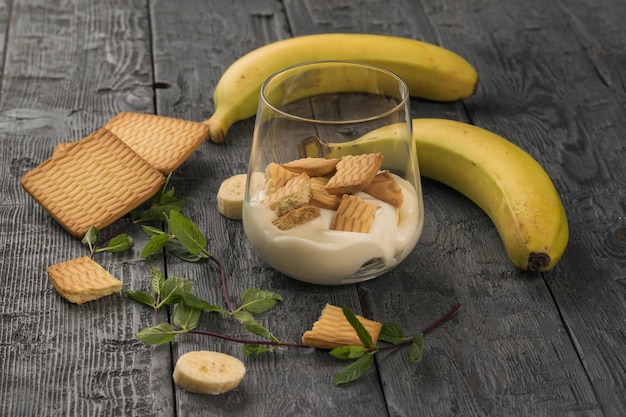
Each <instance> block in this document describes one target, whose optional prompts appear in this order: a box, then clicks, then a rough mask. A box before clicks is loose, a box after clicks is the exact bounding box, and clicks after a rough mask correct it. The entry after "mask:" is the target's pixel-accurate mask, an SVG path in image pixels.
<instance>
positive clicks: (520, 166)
mask: <svg viewBox="0 0 626 417" xmlns="http://www.w3.org/2000/svg"><path fill="white" fill-rule="evenodd" d="M412 134H413V138H414V140H415V141H416V148H417V155H418V166H419V170H420V172H421V175H423V176H425V177H428V178H432V179H434V180H436V181H439V182H442V183H444V184H446V185H448V186H450V187H451V188H453V189H455V190H457V191H459V192H460V193H462V194H463V195H465V196H466V197H468V198H469V199H470V200H472V201H473V202H474V203H476V204H477V205H478V206H479V207H480V208H481V209H483V210H484V211H485V213H486V214H487V215H488V216H489V217H490V219H491V220H492V221H493V223H494V225H495V226H496V229H497V230H498V232H499V234H500V237H501V239H502V242H503V244H504V247H505V249H506V252H507V254H508V256H509V258H510V259H511V261H512V262H513V264H514V265H516V266H517V267H519V268H521V269H523V270H528V271H548V270H550V269H552V268H553V267H554V266H555V265H556V263H557V262H558V261H559V260H560V258H561V256H562V255H563V253H564V251H565V248H566V246H567V243H568V238H569V229H568V223H567V217H566V214H565V210H564V208H563V205H562V203H561V199H560V197H559V194H558V193H557V191H556V189H555V187H554V185H553V183H552V181H551V180H550V177H549V176H548V174H547V173H546V172H545V171H544V169H543V168H542V167H541V165H539V163H538V162H537V161H535V160H534V159H533V158H532V157H531V156H530V155H529V154H528V153H526V152H525V151H524V150H522V149H521V148H519V147H518V146H516V145H515V144H513V143H511V142H509V141H508V140H506V139H504V138H503V137H501V136H498V135H496V134H494V133H492V132H489V131H487V130H485V129H482V128H479V127H476V126H473V125H470V124H467V123H462V122H457V121H453V120H445V119H413V133H412ZM393 141H394V128H393V125H392V126H388V127H384V128H381V129H378V130H375V131H373V132H370V133H368V134H367V135H365V136H363V137H361V138H359V139H357V140H355V141H353V142H348V143H342V144H341V146H335V145H333V144H321V143H320V142H315V141H311V140H309V141H307V142H306V143H303V146H302V150H303V151H302V153H303V154H304V155H303V156H324V157H327V158H331V157H339V156H342V155H344V154H347V153H352V152H354V151H355V148H356V150H358V152H359V153H361V152H373V151H379V150H381V149H384V148H385V147H392V146H393Z"/></svg>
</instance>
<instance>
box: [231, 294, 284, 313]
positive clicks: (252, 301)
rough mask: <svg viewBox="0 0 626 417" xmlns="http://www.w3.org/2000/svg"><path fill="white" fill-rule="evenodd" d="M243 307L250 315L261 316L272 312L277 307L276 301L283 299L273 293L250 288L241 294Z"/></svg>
mask: <svg viewBox="0 0 626 417" xmlns="http://www.w3.org/2000/svg"><path fill="white" fill-rule="evenodd" d="M240 298H241V306H242V308H244V309H246V311H248V312H249V313H250V314H259V313H263V312H265V311H267V310H270V309H271V308H273V307H274V306H275V305H276V301H282V299H283V297H281V296H280V294H277V293H275V292H272V291H265V290H260V289H258V288H248V289H247V290H245V291H244V292H242V293H241V296H240Z"/></svg>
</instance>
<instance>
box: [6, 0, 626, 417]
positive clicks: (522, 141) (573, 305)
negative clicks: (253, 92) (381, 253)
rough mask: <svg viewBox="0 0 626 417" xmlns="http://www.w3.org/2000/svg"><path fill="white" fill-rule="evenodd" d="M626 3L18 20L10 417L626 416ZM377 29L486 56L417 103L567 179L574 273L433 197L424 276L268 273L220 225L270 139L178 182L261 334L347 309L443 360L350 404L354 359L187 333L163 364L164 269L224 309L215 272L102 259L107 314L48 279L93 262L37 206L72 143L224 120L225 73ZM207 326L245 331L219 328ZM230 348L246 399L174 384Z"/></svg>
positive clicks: (391, 371) (98, 13)
mask: <svg viewBox="0 0 626 417" xmlns="http://www.w3.org/2000/svg"><path fill="white" fill-rule="evenodd" d="M624 21H626V3H624V2H623V1H622V0H562V1H545V0H528V1H524V2H520V1H515V0H485V1H480V2H476V1H474V2H464V1H443V2H442V1H438V0H423V1H421V2H412V1H408V0H404V1H402V0H398V1H391V2H388V1H384V0H370V1H352V2H342V1H339V0H327V1H319V0H315V1H306V0H305V1H293V0H284V1H280V2H278V1H270V0H247V1H246V0H235V1H232V0H228V1H226V0H213V1H210V2H208V1H202V0H182V1H171V0H170V1H166V0H150V1H143V0H142V1H136V0H131V1H126V2H113V1H107V0H83V1H75V2H46V1H43V0H0V57H1V58H0V70H1V71H0V74H1V77H2V78H0V88H1V89H0V146H1V153H2V155H1V160H2V175H0V192H1V203H0V218H1V219H2V220H1V222H0V239H1V240H0V248H1V251H2V257H1V258H0V279H1V280H2V281H1V283H0V364H1V366H0V399H1V400H0V415H2V416H7V417H9V416H11V417H17V416H68V415H71V416H130V415H137V416H172V415H180V416H192V415H203V416H204V415H210V416H287V415H297V416H300V415H306V416H328V415H355V416H386V415H389V416H417V415H419V416H450V415H459V416H550V417H556V416H607V417H618V416H624V415H626V330H625V329H626V319H625V316H626V314H625V313H626V291H625V290H626V272H624V271H625V270H626V268H625V266H626V221H625V220H624V217H625V215H626V213H625V212H626V203H625V201H626V199H625V197H626V163H625V158H624V156H625V153H624V132H626V117H625V116H626V31H625V30H624V26H623V22H624ZM334 31H336V32H369V33H380V34H390V35H397V36H403V37H409V38H415V39H421V40H425V41H429V42H432V43H436V44H439V45H442V46H444V47H446V48H449V49H451V50H453V51H455V52H457V53H459V54H461V55H463V56H464V57H465V58H466V59H468V60H469V61H470V62H471V63H472V64H473V65H474V66H475V67H476V68H477V70H478V72H479V74H480V86H479V89H478V91H477V93H476V94H475V95H474V96H473V97H471V98H468V99H465V100H463V101H460V102H455V103H435V102H427V101H422V100H414V101H413V112H414V116H415V117H427V116H428V117H442V118H450V119H456V120H461V121H466V122H469V123H472V124H475V125H478V126H481V127H483V128H486V129H489V130H491V131H493V132H496V133H498V134H500V135H502V136H504V137H506V138H508V139H509V140H511V141H513V142H514V143H516V144H518V145H520V146H521V147H523V148H524V149H526V150H527V151H528V152H529V153H530V154H531V155H533V156H534V157H535V158H536V159H537V160H538V161H539V162H540V163H541V164H542V165H543V166H544V167H545V169H546V171H547V172H548V173H549V174H550V176H551V177H552V178H553V180H554V183H555V185H556V187H557V189H558V191H559V192H560V194H561V196H562V199H563V203H564V205H565V208H566V211H567V213H568V216H569V225H570V231H571V238H570V243H569V247H568V250H567V252H566V253H565V255H564V257H563V258H562V260H561V262H560V263H559V264H558V265H557V267H556V268H555V269H554V270H553V271H551V272H547V273H526V272H523V271H520V270H518V269H516V268H515V267H514V266H513V265H512V264H511V263H510V262H509V260H508V258H507V256H506V254H505V252H504V249H503V246H502V244H501V241H500V239H499V237H498V235H497V232H496V230H495V228H494V226H493V225H492V223H491V222H490V221H489V219H488V218H487V216H486V215H485V214H484V213H483V212H481V211H480V210H479V209H478V207H476V206H475V205H474V204H473V203H471V202H470V201H469V200H467V199H466V198H464V197H462V196H461V195H460V194H459V193H457V192H455V191H453V190H451V189H449V188H447V187H446V186H443V185H441V184H439V183H436V182H434V181H431V180H428V179H423V187H424V198H425V210H426V222H425V226H424V233H423V235H422V237H421V240H420V242H419V244H418V247H417V248H416V249H415V250H414V251H413V253H412V254H411V255H410V256H409V258H408V259H407V260H406V261H405V262H404V263H403V264H401V265H400V266H399V267H398V268H396V269H395V270H393V271H392V272H390V273H388V274H386V275H384V276H382V277H380V278H378V279H376V280H373V281H370V282H367V283H364V284H360V285H352V286H345V287H320V286H314V285H307V284H303V283H300V282H297V281H295V280H292V279H289V278H286V277H284V276H282V275H280V274H279V273H277V272H275V271H274V270H272V269H271V268H269V267H267V266H266V265H265V264H264V263H263V262H262V260H261V259H260V258H259V257H258V256H257V255H256V254H255V253H254V251H253V250H252V249H251V247H250V246H249V244H248V243H247V241H246V237H245V235H244V232H243V228H242V225H241V223H240V222H238V221H234V220H228V219H225V218H224V217H222V216H220V215H219V213H218V212H217V207H216V192H217V189H218V187H219V185H220V183H221V181H222V180H224V179H225V178H227V177H229V176H231V175H233V174H236V173H242V172H245V170H246V167H247V159H248V152H249V148H250V143H251V134H252V128H253V123H254V120H253V119H249V120H245V121H242V122H240V123H237V124H236V125H235V126H234V127H233V128H232V130H231V131H230V132H229V134H228V137H227V142H226V143H225V144H223V145H216V144H212V143H209V142H206V143H203V144H202V145H201V146H200V148H199V149H198V150H197V151H196V152H195V153H194V154H193V155H192V156H191V158H190V159H188V160H187V161H186V162H185V164H184V165H183V166H181V167H180V168H179V169H178V170H176V171H175V173H174V175H173V177H172V179H171V184H172V186H174V187H175V190H176V194H177V195H179V196H181V197H189V198H191V204H190V206H189V207H188V208H187V209H186V211H185V214H186V215H187V216H188V217H190V218H191V219H193V220H194V221H195V222H196V223H197V224H198V225H199V227H200V228H201V230H202V231H203V232H204V233H205V234H206V235H207V236H208V237H209V238H210V240H209V244H208V247H209V249H210V251H211V253H212V254H213V255H214V256H215V257H216V258H218V259H220V260H221V261H222V262H223V263H224V266H225V268H226V271H227V275H228V277H227V280H228V285H229V291H230V293H231V294H233V297H235V298H236V295H238V294H240V293H241V292H242V291H243V290H245V289H246V288H249V287H257V288H262V289H267V290H272V291H276V292H278V293H280V294H281V295H282V296H283V298H284V301H283V302H282V303H281V304H280V305H279V306H278V307H276V308H275V309H274V310H273V311H272V312H271V313H270V314H266V315H264V316H262V317H261V318H260V320H261V321H263V323H264V324H266V325H267V326H268V327H269V328H270V329H272V331H273V332H274V333H275V334H277V335H279V336H280V337H281V339H283V340H288V341H299V339H300V336H301V334H302V332H303V331H305V330H307V329H308V328H310V326H311V325H312V323H313V322H314V321H315V319H316V318H317V316H318V314H319V312H320V310H321V308H322V307H323V305H324V304H325V303H327V302H330V303H333V304H336V305H344V304H345V305H347V306H349V307H351V308H353V309H354V310H355V311H356V312H357V313H361V314H364V315H366V316H368V317H370V318H373V319H375V320H378V321H397V322H399V323H400V324H401V325H402V326H403V327H404V328H405V329H408V330H409V331H415V332H417V331H419V330H420V329H422V328H424V327H425V326H426V325H428V324H429V323H431V322H432V321H433V320H435V319H437V318H438V317H440V316H441V315H443V314H444V313H445V312H446V311H447V310H448V309H449V308H450V307H451V306H452V305H454V304H455V303H460V304H461V307H460V309H459V310H458V311H457V313H456V314H455V315H454V316H453V317H452V318H451V319H450V320H449V321H448V322H446V323H445V324H443V325H442V326H441V327H439V328H438V329H437V330H435V331H434V332H432V333H430V334H428V335H427V336H426V338H425V350H424V360H423V361H422V362H420V363H418V364H417V365H415V366H408V365H407V364H406V359H405V356H404V354H403V353H402V352H394V353H389V354H384V355H383V354H381V355H379V356H377V360H376V364H375V369H372V370H370V371H369V372H368V373H367V374H366V375H365V376H364V377H363V378H362V379H361V380H359V381H357V382H355V383H353V384H349V385H346V386H341V387H333V386H332V384H331V379H332V376H333V375H334V374H335V372H337V371H338V370H339V369H340V368H341V367H342V366H343V365H344V363H343V362H340V361H338V360H337V359H334V358H332V357H330V356H329V355H328V354H327V353H326V352H324V351H318V350H312V349H297V348H293V349H279V350H277V351H275V352H273V353H270V354H266V355H261V356H258V357H245V358H244V357H243V355H242V353H241V346H240V345H238V344H234V343H230V342H226V341H221V340H219V339H214V338H209V337H202V336H198V335H186V336H181V337H179V338H178V339H176V341H175V342H173V343H171V344H165V345H160V346H156V347H154V346H152V345H147V344H145V343H143V342H140V341H138V340H137V339H136V338H135V333H136V332H137V331H138V330H139V329H141V328H143V327H146V326H149V325H151V324H152V320H153V317H152V315H151V312H150V311H149V309H147V308H144V307H143V306H141V305H139V304H138V303H136V302H134V301H132V300H130V299H129V297H127V296H126V295H125V291H126V290H129V289H136V290H144V291H145V290H148V289H149V285H150V284H149V282H150V265H155V266H157V267H159V268H161V269H164V270H166V271H167V274H169V275H176V276H181V277H185V278H188V279H190V280H192V281H193V282H194V285H195V290H196V293H197V294H198V295H199V296H201V297H202V298H204V299H206V300H210V301H212V302H214V303H221V302H222V298H221V289H220V285H219V276H218V274H217V272H216V269H215V268H214V267H213V266H212V264H210V263H207V262H202V263H199V264H190V263H185V262H182V261H178V260H175V259H171V258H164V257H157V258H149V259H148V260H145V259H142V258H141V257H140V248H141V247H143V244H145V242H146V241H147V238H146V237H145V235H143V233H142V232H141V231H140V230H133V231H132V232H131V233H132V236H133V237H134V238H135V249H134V250H132V251H130V252H124V253H119V254H101V255H98V257H97V258H96V259H97V261H98V262H99V263H100V264H101V265H102V266H103V267H104V268H105V269H107V270H108V271H110V272H111V273H112V274H113V275H115V276H117V277H118V278H120V279H121V280H122V281H123V283H124V291H123V292H122V294H121V295H116V296H111V297H107V298H104V299H101V300H99V301H96V302H92V303H87V304H84V305H80V306H79V305H74V304H70V303H68V302H67V301H65V300H64V299H62V298H61V297H59V296H58V294H57V293H56V292H55V291H54V289H53V288H52V286H51V284H50V282H49V281H48V279H47V276H46V267H47V266H48V265H51V264H55V263H58V262H62V261H65V260H68V259H71V258H76V257H79V256H83V255H86V254H87V249H86V247H85V246H83V245H82V244H81V243H80V241H79V240H77V239H75V238H72V237H71V236H70V235H69V234H68V233H67V232H65V231H64V230H63V229H62V228H61V227H60V226H59V225H58V224H57V223H55V222H54V221H53V220H52V219H51V218H50V216H49V215H47V214H46V213H45V212H44V211H43V210H42V208H41V207H40V206H39V205H38V204H36V203H35V202H34V200H32V199H31V198H30V197H28V195H27V194H26V193H25V192H24V190H23V189H22V188H21V187H20V185H19V179H20V177H21V176H22V175H23V174H24V173H25V172H27V171H28V170H30V169H32V168H33V167H35V166H36V165H38V164H39V163H41V162H42V161H43V160H45V159H46V158H48V157H49V155H50V154H51V151H52V149H53V147H54V146H55V144H57V143H59V142H64V141H72V140H77V139H80V138H81V137H84V136H86V135H87V134H89V133H91V132H92V131H93V130H95V129H96V128H98V127H100V126H102V125H103V124H104V123H105V122H106V121H107V120H108V119H109V118H111V117H112V116H114V115H116V114H117V113H119V112H121V111H135V112H142V113H151V114H159V115H166V116H173V117H178V118H181V119H187V120H194V121H201V120H204V119H206V118H208V117H209V116H210V115H211V114H212V111H213V110H214V106H213V101H212V93H213V89H214V87H215V84H216V83H217V81H218V79H219V77H220V75H221V74H222V72H223V71H224V70H225V69H226V68H227V67H228V66H229V65H230V64H231V63H232V62H233V61H234V60H235V59H236V58H237V57H239V56H241V55H243V54H244V53H246V52H247V51H250V50H252V49H253V48H255V47H258V46H261V45H263V44H266V43H269V42H272V41H276V40H280V39H284V38H288V37H291V36H298V35H304V34H310V33H322V32H334ZM200 326H201V327H202V328H205V329H211V330H213V331H217V332H225V333H229V334H234V335H238V334H241V330H240V328H239V327H238V326H236V325H232V323H231V322H228V321H227V320H222V319H217V318H216V316H215V315H210V314H206V315H205V316H203V318H202V321H201V323H200ZM199 349H213V350H218V351H222V352H227V353H230V354H233V355H235V356H237V357H240V358H242V359H243V360H244V361H245V363H246V366H247V369H248V373H247V375H246V377H245V379H244V381H243V382H242V384H241V385H240V386H239V387H238V388H237V389H235V390H234V391H231V392H230V393H227V394H225V395H222V396H201V395H195V394H189V393H186V392H184V391H182V390H180V389H178V388H176V387H175V386H174V385H173V382H172V379H171V373H172V369H173V364H174V362H175V361H176V359H177V358H178V357H179V356H180V355H182V354H183V353H185V352H188V351H191V350H199Z"/></svg>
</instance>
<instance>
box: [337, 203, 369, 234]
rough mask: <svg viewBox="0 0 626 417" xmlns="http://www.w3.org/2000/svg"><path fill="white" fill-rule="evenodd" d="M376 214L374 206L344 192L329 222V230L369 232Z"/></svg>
mask: <svg viewBox="0 0 626 417" xmlns="http://www.w3.org/2000/svg"><path fill="white" fill-rule="evenodd" d="M374 214H376V206H375V205H374V204H372V203H369V202H367V201H365V200H363V199H362V198H359V197H357V196H354V195H351V194H344V195H343V196H342V197H341V203H340V204H339V207H338V208H337V212H336V213H335V217H333V220H332V221H331V223H330V229H331V230H340V231H343V232H358V233H369V232H370V229H371V227H372V222H373V221H374Z"/></svg>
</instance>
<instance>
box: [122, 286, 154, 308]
mask: <svg viewBox="0 0 626 417" xmlns="http://www.w3.org/2000/svg"><path fill="white" fill-rule="evenodd" d="M126 295H128V296H129V297H130V298H132V299H133V300H135V301H138V302H140V303H141V304H145V305H147V306H150V307H154V297H153V296H152V294H148V293H145V292H141V291H135V290H128V291H126Z"/></svg>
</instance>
